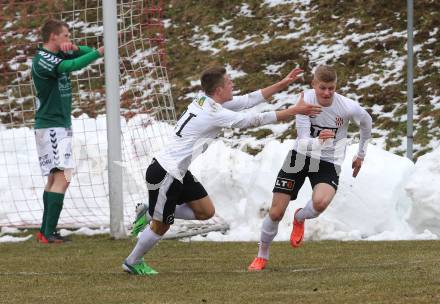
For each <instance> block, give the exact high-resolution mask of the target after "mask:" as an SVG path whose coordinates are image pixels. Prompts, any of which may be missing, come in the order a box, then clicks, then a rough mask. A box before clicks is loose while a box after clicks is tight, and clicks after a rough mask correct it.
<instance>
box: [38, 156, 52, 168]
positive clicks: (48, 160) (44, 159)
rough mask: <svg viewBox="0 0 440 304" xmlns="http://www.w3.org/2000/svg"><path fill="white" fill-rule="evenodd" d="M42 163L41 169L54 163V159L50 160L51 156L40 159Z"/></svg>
mask: <svg viewBox="0 0 440 304" xmlns="http://www.w3.org/2000/svg"><path fill="white" fill-rule="evenodd" d="M38 160H39V161H40V167H44V166H48V165H50V164H51V163H52V159H50V158H49V154H45V155H43V156H40V157H38Z"/></svg>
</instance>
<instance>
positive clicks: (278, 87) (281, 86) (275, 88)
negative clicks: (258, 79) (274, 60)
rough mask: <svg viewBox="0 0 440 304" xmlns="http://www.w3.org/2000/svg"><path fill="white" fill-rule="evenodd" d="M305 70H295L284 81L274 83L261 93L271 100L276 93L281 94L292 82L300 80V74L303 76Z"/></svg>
mask: <svg viewBox="0 0 440 304" xmlns="http://www.w3.org/2000/svg"><path fill="white" fill-rule="evenodd" d="M302 72H303V70H302V69H301V68H294V69H293V70H292V71H290V73H289V74H287V76H286V77H284V78H283V79H282V80H280V81H278V82H277V83H274V84H273V85H271V86H268V87H266V88H264V89H261V93H262V94H263V97H264V99H266V100H268V99H270V98H271V97H272V96H273V95H274V94H275V93H278V92H281V91H282V90H285V89H286V88H287V87H288V86H289V85H290V84H291V83H292V82H294V81H295V80H297V79H298V78H299V74H301V73H302Z"/></svg>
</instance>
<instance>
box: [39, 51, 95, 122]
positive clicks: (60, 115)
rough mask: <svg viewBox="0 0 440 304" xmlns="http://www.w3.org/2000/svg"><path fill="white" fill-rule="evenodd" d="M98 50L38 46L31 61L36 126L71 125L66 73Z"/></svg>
mask: <svg viewBox="0 0 440 304" xmlns="http://www.w3.org/2000/svg"><path fill="white" fill-rule="evenodd" d="M99 56H100V55H99V52H98V51H96V50H94V49H92V48H89V47H86V46H80V47H79V50H78V51H76V52H73V53H72V54H67V53H63V52H58V53H56V54H55V53H52V52H50V51H48V50H46V49H43V48H38V50H37V54H36V55H35V57H34V58H33V60H32V79H33V81H34V84H35V88H36V90H37V98H36V107H37V108H36V114H35V129H42V128H55V127H63V128H70V127H71V126H72V121H71V112H72V85H71V82H70V77H69V74H70V72H72V71H76V70H79V69H81V68H83V67H85V66H87V65H88V64H90V63H91V62H93V61H94V60H96V59H97V58H99Z"/></svg>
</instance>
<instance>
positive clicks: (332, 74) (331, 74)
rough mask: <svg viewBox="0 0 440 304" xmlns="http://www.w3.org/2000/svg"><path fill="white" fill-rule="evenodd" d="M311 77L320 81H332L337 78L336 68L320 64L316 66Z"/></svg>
mask: <svg viewBox="0 0 440 304" xmlns="http://www.w3.org/2000/svg"><path fill="white" fill-rule="evenodd" d="M313 79H314V80H317V81H322V82H334V81H336V80H337V76H336V70H335V69H334V68H333V67H331V66H328V65H320V66H318V67H317V68H316V71H315V75H314V77H313Z"/></svg>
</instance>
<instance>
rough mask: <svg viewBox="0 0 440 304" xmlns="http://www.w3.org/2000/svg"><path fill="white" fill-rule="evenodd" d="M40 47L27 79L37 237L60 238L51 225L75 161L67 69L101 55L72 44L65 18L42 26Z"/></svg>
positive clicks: (51, 240) (43, 240) (47, 240)
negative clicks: (32, 97) (41, 180)
mask: <svg viewBox="0 0 440 304" xmlns="http://www.w3.org/2000/svg"><path fill="white" fill-rule="evenodd" d="M41 36H42V40H43V45H42V47H39V48H38V49H37V54H36V55H35V57H34V58H33V59H32V79H33V82H34V84H35V88H36V91H37V97H36V114H35V140H36V145H37V152H38V159H39V162H40V168H41V172H42V173H43V175H45V176H47V177H48V178H47V184H46V186H45V188H44V193H43V202H44V212H43V220H42V224H41V227H40V230H39V232H38V233H37V240H38V241H39V242H41V243H46V244H47V243H64V242H66V241H67V239H66V238H64V237H62V236H61V235H60V234H59V233H58V232H57V231H56V227H57V224H58V219H59V217H60V213H61V210H62V208H63V201H64V194H65V192H66V190H67V187H68V186H69V183H70V179H71V176H72V172H73V168H74V161H73V155H72V129H71V127H72V121H71V112H72V86H71V82H70V77H69V74H70V72H73V71H77V70H80V69H82V68H84V67H86V66H87V65H88V64H90V63H92V62H93V61H95V60H96V59H98V58H99V57H102V56H103V54H104V47H100V48H99V49H97V50H95V49H93V48H90V47H87V46H76V45H75V44H73V43H72V42H71V40H70V31H69V26H68V24H67V23H65V22H63V21H59V20H48V21H46V22H45V23H44V25H43V27H42V28H41Z"/></svg>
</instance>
